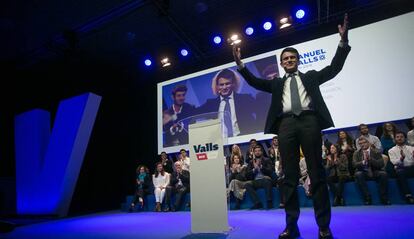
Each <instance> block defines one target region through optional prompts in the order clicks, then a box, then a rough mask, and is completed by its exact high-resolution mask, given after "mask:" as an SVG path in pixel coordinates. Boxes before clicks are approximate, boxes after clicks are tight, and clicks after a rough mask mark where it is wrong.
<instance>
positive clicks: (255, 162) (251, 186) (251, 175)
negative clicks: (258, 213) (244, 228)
mask: <svg viewBox="0 0 414 239" xmlns="http://www.w3.org/2000/svg"><path fill="white" fill-rule="evenodd" d="M253 154H254V158H253V159H252V160H250V162H249V164H248V165H247V178H248V180H251V181H248V182H246V184H245V187H246V190H247V192H248V193H249V195H250V197H251V198H252V200H253V202H254V206H253V207H252V208H251V209H260V208H263V204H262V203H261V202H260V199H259V197H258V196H257V193H256V189H259V188H264V190H265V193H266V201H267V208H268V209H270V208H272V207H273V203H272V179H271V177H272V162H271V161H270V159H268V158H265V157H263V150H262V147H261V146H260V145H256V146H255V147H254V151H253Z"/></svg>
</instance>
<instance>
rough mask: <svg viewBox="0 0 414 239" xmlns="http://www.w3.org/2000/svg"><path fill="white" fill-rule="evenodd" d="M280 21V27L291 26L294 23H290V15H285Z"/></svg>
mask: <svg viewBox="0 0 414 239" xmlns="http://www.w3.org/2000/svg"><path fill="white" fill-rule="evenodd" d="M279 22H280V29H283V28H286V27H290V26H291V25H292V23H290V17H284V18H282V19H280V21H279Z"/></svg>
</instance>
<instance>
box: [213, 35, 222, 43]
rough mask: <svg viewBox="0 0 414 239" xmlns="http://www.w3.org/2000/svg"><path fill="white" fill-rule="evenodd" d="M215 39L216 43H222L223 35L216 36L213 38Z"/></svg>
mask: <svg viewBox="0 0 414 239" xmlns="http://www.w3.org/2000/svg"><path fill="white" fill-rule="evenodd" d="M213 41H214V43H216V44H220V43H221V37H219V36H215V37H214V38H213Z"/></svg>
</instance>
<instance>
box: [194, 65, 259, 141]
mask: <svg viewBox="0 0 414 239" xmlns="http://www.w3.org/2000/svg"><path fill="white" fill-rule="evenodd" d="M239 86H240V78H239V76H238V75H237V73H236V72H234V71H233V70H230V69H224V70H221V71H219V72H218V73H217V74H216V76H215V77H214V78H213V81H212V90H213V94H214V95H218V97H216V98H214V99H208V100H207V101H206V102H205V103H204V104H203V105H201V106H200V107H199V108H198V109H197V113H199V114H201V113H210V112H219V115H220V117H221V118H222V120H223V123H224V125H225V129H226V132H227V136H228V137H233V136H238V135H245V134H251V133H256V132H257V130H258V127H257V124H256V119H255V108H256V107H257V105H255V100H254V98H253V97H252V96H251V95H250V94H239V93H237V91H238V89H239Z"/></svg>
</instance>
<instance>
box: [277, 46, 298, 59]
mask: <svg viewBox="0 0 414 239" xmlns="http://www.w3.org/2000/svg"><path fill="white" fill-rule="evenodd" d="M285 52H293V53H295V54H296V57H297V58H298V60H299V52H298V50H296V49H295V48H293V47H286V48H285V49H283V51H282V53H280V62H282V55H283V53H285Z"/></svg>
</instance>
